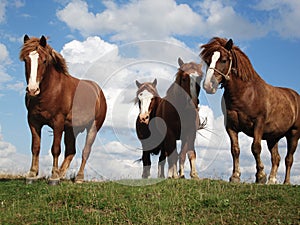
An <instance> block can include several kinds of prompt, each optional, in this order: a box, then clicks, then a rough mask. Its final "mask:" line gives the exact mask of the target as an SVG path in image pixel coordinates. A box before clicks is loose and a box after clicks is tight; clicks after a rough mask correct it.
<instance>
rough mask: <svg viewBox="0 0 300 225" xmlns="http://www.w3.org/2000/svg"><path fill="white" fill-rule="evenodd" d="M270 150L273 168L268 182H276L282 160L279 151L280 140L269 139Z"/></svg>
mask: <svg viewBox="0 0 300 225" xmlns="http://www.w3.org/2000/svg"><path fill="white" fill-rule="evenodd" d="M267 144H268V148H269V151H270V152H271V162H272V169H271V172H270V176H269V180H268V184H276V182H277V179H276V175H277V170H278V167H279V162H280V155H279V153H278V140H272V141H270V140H268V141H267Z"/></svg>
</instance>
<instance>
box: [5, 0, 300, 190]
mask: <svg viewBox="0 0 300 225" xmlns="http://www.w3.org/2000/svg"><path fill="white" fill-rule="evenodd" d="M299 11H300V2H299V1H298V0H249V1H237V0H225V1H224V0H201V1H188V0H177V1H176V0H164V1H161V0H140V1H137V0H118V1H113V0H109V1H100V0H93V1H92V0H88V1H83V0H71V1H69V0H52V1H50V0H44V1H40V0H30V1H29V0H27V1H26V0H0V106H1V107H0V174H1V173H10V174H21V175H24V174H25V173H26V172H27V171H28V170H29V168H30V163H31V151H30V146H31V136H30V131H29V128H28V125H27V111H26V108H25V104H24V95H25V88H26V82H25V73H24V63H23V62H21V61H20V60H19V51H20V49H21V47H22V44H23V37H24V35H25V34H28V35H29V36H30V37H31V36H35V37H41V36H42V35H45V36H46V37H48V43H49V44H50V45H51V46H52V47H53V48H54V49H55V50H56V51H58V52H60V53H61V54H62V55H63V56H64V58H65V59H66V61H67V63H68V67H69V72H70V73H71V74H72V75H73V76H75V77H78V78H81V79H92V80H95V81H96V82H97V83H98V84H99V85H100V86H101V88H102V89H103V91H104V94H105V96H106V99H107V102H108V112H107V118H106V121H105V123H104V125H103V127H102V129H101V130H100V132H99V134H98V136H97V138H96V141H95V143H94V148H93V150H92V153H91V156H90V158H89V161H88V164H87V166H86V178H87V179H89V180H92V179H96V180H98V179H106V180H119V179H125V178H140V177H141V174H142V163H134V161H135V160H137V159H139V158H140V157H141V150H140V148H141V144H140V142H139V141H138V139H137V137H136V134H135V125H134V123H135V119H136V117H137V114H138V107H137V106H136V105H134V102H133V99H134V97H135V92H136V86H135V80H139V81H141V82H144V81H153V80H154V79H155V78H157V79H158V91H159V94H160V95H161V96H164V95H165V92H166V90H167V88H168V87H169V86H170V84H171V83H172V82H173V81H174V74H175V73H176V70H177V67H178V65H177V59H178V57H181V58H182V59H183V61H185V62H188V61H195V62H197V63H200V58H199V53H200V46H201V45H202V44H205V43H207V42H208V41H209V40H210V39H211V38H212V37H214V36H220V37H225V38H232V39H233V42H234V44H236V45H238V46H239V47H240V48H241V49H242V50H243V51H244V52H245V53H246V54H247V56H248V57H249V59H250V60H251V62H252V64H253V66H254V68H255V70H256V71H257V72H258V73H259V74H260V76H261V77H262V78H263V79H264V80H265V81H266V82H268V83H269V84H271V85H274V86H283V87H289V88H292V89H294V90H296V91H297V92H298V93H300V82H299V80H300V79H299V70H297V68H298V63H299V62H298V54H299V51H300V29H299V26H298V24H299V23H300V14H299ZM222 92H223V90H218V92H217V94H216V95H207V94H206V93H205V91H204V90H203V89H202V90H201V92H200V97H199V99H200V117H201V118H202V119H204V118H205V117H207V119H208V126H207V129H206V130H203V131H201V132H199V133H198V134H197V139H196V142H195V146H196V152H197V170H198V173H199V175H200V177H201V178H213V179H224V180H228V178H229V176H230V175H231V171H232V159H231V155H230V144H229V139H228V136H227V134H226V132H225V130H224V125H223V120H224V118H223V115H222V113H221V111H220V102H221V96H222ZM239 137H240V147H241V156H240V166H241V171H242V176H241V179H242V181H245V182H253V181H254V180H255V160H254V158H253V156H252V153H251V150H250V146H251V138H249V137H247V136H246V135H244V134H240V135H239ZM83 140H84V134H81V135H80V136H79V137H78V142H77V154H76V158H75V159H74V160H73V162H72V164H71V167H70V170H69V172H68V176H72V175H74V174H75V173H76V172H77V170H78V168H79V165H80V159H81V149H82V146H83ZM51 141H52V134H51V129H50V128H49V127H44V129H43V133H42V145H41V153H40V176H50V173H51V165H52V156H51V153H50V148H51ZM262 146H263V150H262V160H263V162H264V164H265V171H266V173H267V174H269V172H270V153H269V151H268V149H267V146H266V143H265V142H264V141H263V142H262ZM178 148H180V143H179V142H178ZM299 148H300V147H299V146H298V151H296V153H295V155H294V165H293V167H292V173H291V182H292V183H294V184H300V150H299ZM279 152H280V154H281V159H282V160H281V164H280V167H279V173H278V176H277V178H278V181H279V182H283V180H284V174H285V166H284V157H285V154H286V141H285V140H284V139H283V140H281V141H280V144H279ZM62 157H63V154H61V157H60V162H61V161H62ZM157 160H158V159H157V157H154V158H153V163H152V169H151V176H152V177H156V173H157ZM189 170H190V169H189V165H188V162H186V167H185V173H186V174H187V177H189V176H188V174H189Z"/></svg>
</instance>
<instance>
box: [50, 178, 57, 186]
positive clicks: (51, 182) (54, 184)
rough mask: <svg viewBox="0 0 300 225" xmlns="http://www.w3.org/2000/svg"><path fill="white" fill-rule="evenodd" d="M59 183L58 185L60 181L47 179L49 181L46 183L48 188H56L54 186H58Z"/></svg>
mask: <svg viewBox="0 0 300 225" xmlns="http://www.w3.org/2000/svg"><path fill="white" fill-rule="evenodd" d="M59 183H60V179H49V181H48V184H49V185H50V186H56V185H59Z"/></svg>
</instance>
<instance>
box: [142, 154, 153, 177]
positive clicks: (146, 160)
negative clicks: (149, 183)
mask: <svg viewBox="0 0 300 225" xmlns="http://www.w3.org/2000/svg"><path fill="white" fill-rule="evenodd" d="M143 149H145V148H143ZM142 160H143V174H142V178H149V177H150V168H151V158H150V152H149V151H147V150H143V156H142Z"/></svg>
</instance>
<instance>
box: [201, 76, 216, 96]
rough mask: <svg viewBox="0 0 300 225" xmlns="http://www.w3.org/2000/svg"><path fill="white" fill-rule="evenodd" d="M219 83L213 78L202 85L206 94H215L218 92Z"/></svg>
mask: <svg viewBox="0 0 300 225" xmlns="http://www.w3.org/2000/svg"><path fill="white" fill-rule="evenodd" d="M218 86H219V82H218V80H217V79H216V78H215V77H214V76H213V77H212V78H211V79H210V80H209V81H205V82H204V83H203V88H204V90H205V91H206V93H207V94H215V93H216V92H217V90H218Z"/></svg>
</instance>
